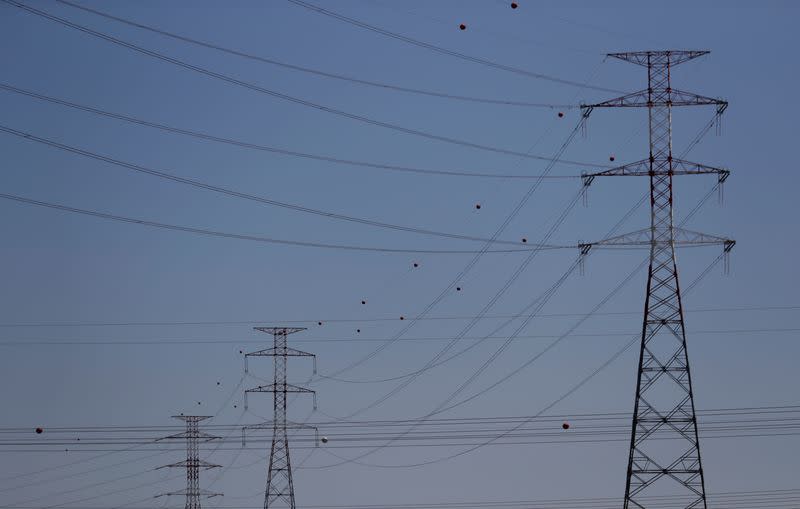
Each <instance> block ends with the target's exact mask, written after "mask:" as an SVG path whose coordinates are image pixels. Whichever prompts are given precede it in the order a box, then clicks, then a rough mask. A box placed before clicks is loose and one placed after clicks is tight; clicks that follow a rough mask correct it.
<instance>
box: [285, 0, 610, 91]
mask: <svg viewBox="0 0 800 509" xmlns="http://www.w3.org/2000/svg"><path fill="white" fill-rule="evenodd" d="M288 1H289V2H291V3H293V4H295V5H298V6H300V7H303V8H305V9H308V10H310V11H313V12H316V13H319V14H322V15H324V16H328V17H330V18H333V19H336V20H339V21H343V22H345V23H348V24H350V25H353V26H357V27H359V28H363V29H365V30H369V31H370V32H374V33H377V34H380V35H384V36H386V37H391V38H392V39H396V40H398V41H402V42H405V43H408V44H412V45H414V46H418V47H420V48H424V49H427V50H431V51H434V52H436V53H441V54H443V55H448V56H451V57H455V58H459V59H461V60H466V61H469V62H473V63H476V64H481V65H484V66H487V67H492V68H494V69H499V70H503V71H507V72H511V73H514V74H518V75H521V76H527V77H529V78H536V79H540V80H545V81H551V82H553V83H558V84H561V85H569V86H571V87H578V88H581V89H583V88H589V89H592V90H598V91H601V92H614V93H617V92H619V91H618V90H613V89H609V88H604V87H598V86H594V85H587V84H585V83H580V82H577V81H572V80H567V79H563V78H558V77H555V76H550V75H547V74H542V73H537V72H532V71H528V70H525V69H520V68H518V67H512V66H509V65H504V64H499V63H497V62H493V61H491V60H486V59H484V58H479V57H474V56H471V55H467V54H464V53H460V52H458V51H453V50H449V49H447V48H443V47H441V46H436V45H434V44H430V43H427V42H423V41H420V40H417V39H413V38H411V37H408V36H405V35H402V34H398V33H395V32H390V31H388V30H384V29H382V28H379V27H376V26H374V25H370V24H367V23H364V22H363V21H359V20H357V19H353V18H349V17H347V16H344V15H342V14H338V13H336V12H333V11H329V10H327V9H323V8H322V7H319V6H317V5H314V4H311V3H308V2H303V1H302V0H288Z"/></svg>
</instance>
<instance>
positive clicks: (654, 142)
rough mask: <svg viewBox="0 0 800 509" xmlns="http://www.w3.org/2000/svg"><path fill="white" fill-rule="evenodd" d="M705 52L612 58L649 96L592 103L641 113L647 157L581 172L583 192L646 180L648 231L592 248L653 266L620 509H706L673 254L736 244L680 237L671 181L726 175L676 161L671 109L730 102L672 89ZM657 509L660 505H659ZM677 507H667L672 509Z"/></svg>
mask: <svg viewBox="0 0 800 509" xmlns="http://www.w3.org/2000/svg"><path fill="white" fill-rule="evenodd" d="M706 53H708V52H706V51H637V52H630V53H614V54H611V55H609V56H612V57H614V58H618V59H621V60H625V61H627V62H631V63H634V64H637V65H640V66H643V67H645V68H647V78H648V83H647V85H648V86H647V89H646V90H643V91H640V92H634V93H632V94H628V95H625V96H622V97H619V98H616V99H611V100H608V101H604V102H601V103H597V104H592V105H585V106H583V108H584V109H585V110H587V111H591V110H593V109H594V108H620V107H621V108H633V107H643V108H647V111H648V118H649V131H650V150H649V154H648V157H647V158H646V159H644V160H642V161H638V162H635V163H629V164H627V165H623V166H620V167H617V168H612V169H610V170H606V171H602V172H598V173H587V174H584V176H583V181H584V185H585V186H588V185H589V184H591V182H592V180H593V179H594V178H595V177H600V176H628V175H638V176H647V177H649V180H650V227H649V228H648V229H646V230H639V231H636V232H632V233H628V234H625V235H619V236H617V237H613V238H609V239H605V240H601V241H598V242H595V243H592V244H582V245H581V252H582V253H585V252H588V250H589V249H590V248H591V247H592V246H597V247H611V248H613V247H621V246H637V245H638V246H649V248H650V266H649V271H648V278H647V291H646V295H645V305H644V320H643V323H642V340H641V344H640V351H639V369H638V377H637V384H636V398H635V403H634V411H633V420H632V423H631V443H630V452H629V457H628V470H627V477H626V484H625V499H624V508H625V509H628V508H642V509H644V508H646V507H647V506H648V500H650V501H652V500H653V498H649V497H653V496H656V497H658V496H660V495H675V496H678V498H675V500H680V501H681V502H680V503H679V505H675V506H674V507H675V508H678V507H683V508H684V509H699V508H702V509H707V505H706V494H705V480H704V477H703V467H702V461H701V458H700V442H699V439H698V433H697V419H696V415H695V408H694V394H693V392H692V377H691V371H690V369H689V357H688V354H687V349H686V330H685V326H684V320H683V307H682V304H681V292H680V284H679V282H678V267H677V263H676V261H675V247H676V245H708V244H721V245H722V246H723V248H724V252H725V253H727V252H728V251H730V249H731V248H732V247H733V245H734V244H735V242H734V241H733V240H731V239H727V238H724V237H717V236H714V235H707V234H703V233H698V232H693V231H689V230H684V229H682V228H677V227H675V226H674V225H673V198H674V189H673V185H672V184H673V182H672V181H673V177H675V176H676V175H698V174H716V175H717V178H718V179H719V182H720V183H722V182H724V181H725V179H727V177H728V175H729V172H728V170H724V169H721V168H714V167H711V166H705V165H701V164H697V163H690V162H688V161H683V160H680V159H676V158H673V156H672V107H673V106H701V105H715V106H717V114H721V113H722V112H723V111H724V110H725V108H726V107H727V104H728V103H727V102H725V101H721V100H717V99H712V98H709V97H705V96H701V95H698V94H693V93H690V92H684V91H681V90H677V89H674V88H673V87H672V84H671V70H672V68H673V67H674V66H676V65H678V64H680V63H683V62H686V61H688V60H692V59H694V58H697V57H699V56H702V55H704V54H706ZM659 507H661V506H659ZM670 507H673V506H670Z"/></svg>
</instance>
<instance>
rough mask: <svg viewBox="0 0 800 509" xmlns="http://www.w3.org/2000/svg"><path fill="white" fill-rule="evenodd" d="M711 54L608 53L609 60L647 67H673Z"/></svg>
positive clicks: (676, 52)
mask: <svg viewBox="0 0 800 509" xmlns="http://www.w3.org/2000/svg"><path fill="white" fill-rule="evenodd" d="M709 53H711V52H710V51H708V50H663V51H658V50H655V51H654V50H651V51H625V52H622V53H609V54H608V56H609V57H611V58H617V59H619V60H624V61H626V62H630V63H632V64H636V65H641V66H644V67H649V66H651V65H657V64H659V63H661V64H662V65H663V64H668V65H671V66H675V65H678V64H682V63H684V62H688V61H689V60H693V59H695V58H698V57H702V56H704V55H708V54H709Z"/></svg>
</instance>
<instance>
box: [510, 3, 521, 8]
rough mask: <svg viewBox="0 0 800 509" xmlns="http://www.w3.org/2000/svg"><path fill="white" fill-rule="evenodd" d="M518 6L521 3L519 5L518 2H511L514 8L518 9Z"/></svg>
mask: <svg viewBox="0 0 800 509" xmlns="http://www.w3.org/2000/svg"><path fill="white" fill-rule="evenodd" d="M517 7H519V5H517V2H511V8H512V9H516V8H517Z"/></svg>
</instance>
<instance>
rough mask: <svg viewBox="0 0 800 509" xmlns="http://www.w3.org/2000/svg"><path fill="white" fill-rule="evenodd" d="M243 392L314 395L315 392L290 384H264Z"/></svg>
mask: <svg viewBox="0 0 800 509" xmlns="http://www.w3.org/2000/svg"><path fill="white" fill-rule="evenodd" d="M244 392H245V394H246V393H248V392H308V393H311V394H314V393H315V392H316V391H314V390H312V389H306V388H305V387H300V386H297V385H292V384H266V385H259V386H258V387H253V388H252V389H247V390H245V391H244Z"/></svg>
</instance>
